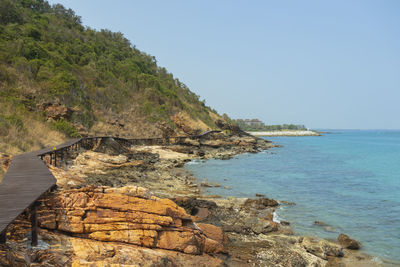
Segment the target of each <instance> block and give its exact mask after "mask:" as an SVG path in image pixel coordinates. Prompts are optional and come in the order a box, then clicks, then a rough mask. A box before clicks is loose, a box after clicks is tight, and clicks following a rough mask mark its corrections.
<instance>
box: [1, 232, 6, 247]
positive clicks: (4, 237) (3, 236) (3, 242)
mask: <svg viewBox="0 0 400 267" xmlns="http://www.w3.org/2000/svg"><path fill="white" fill-rule="evenodd" d="M6 241H7V229H5V230H4V231H3V232H1V233H0V244H5V243H6Z"/></svg>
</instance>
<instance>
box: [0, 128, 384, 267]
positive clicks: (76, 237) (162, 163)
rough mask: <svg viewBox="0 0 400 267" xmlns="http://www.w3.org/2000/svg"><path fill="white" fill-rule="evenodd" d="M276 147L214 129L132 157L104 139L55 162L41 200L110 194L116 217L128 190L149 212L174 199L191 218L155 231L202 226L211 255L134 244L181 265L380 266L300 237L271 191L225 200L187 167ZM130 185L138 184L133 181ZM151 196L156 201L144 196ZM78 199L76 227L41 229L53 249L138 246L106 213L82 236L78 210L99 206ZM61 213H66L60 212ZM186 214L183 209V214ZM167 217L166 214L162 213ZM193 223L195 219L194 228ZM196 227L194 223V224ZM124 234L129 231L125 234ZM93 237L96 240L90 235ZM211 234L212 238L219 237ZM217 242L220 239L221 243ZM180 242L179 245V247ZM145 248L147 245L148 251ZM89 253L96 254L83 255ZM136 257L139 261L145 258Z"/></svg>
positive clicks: (135, 150)
mask: <svg viewBox="0 0 400 267" xmlns="http://www.w3.org/2000/svg"><path fill="white" fill-rule="evenodd" d="M110 145H111V146H110ZM271 147H275V145H274V144H272V143H271V142H268V141H265V140H263V139H259V138H254V137H250V136H226V135H224V134H216V135H215V136H213V137H212V138H209V139H205V140H200V141H196V140H191V139H188V140H185V142H184V144H181V145H171V146H135V147H131V148H129V149H130V151H129V153H128V154H126V151H125V150H126V148H123V147H121V149H119V145H118V144H116V143H115V142H114V143H105V144H102V145H100V146H99V147H98V148H97V149H96V150H95V151H83V152H80V153H78V155H73V156H72V158H71V161H70V162H71V163H70V166H68V167H67V168H64V169H63V168H56V167H50V170H51V172H52V173H53V175H54V176H55V177H56V178H57V185H58V189H57V191H56V192H55V193H51V194H50V195H48V196H46V197H45V199H44V200H42V201H44V202H46V201H47V200H51V199H53V198H54V197H53V194H55V199H57V198H61V199H63V198H64V196H65V194H67V195H68V196H69V197H68V198H71V197H72V198H73V199H75V198H76V199H77V200H78V199H80V198H81V197H82V196H85V195H87V194H88V195H89V196H90V195H92V194H99V196H101V198H102V199H104V201H103V204H102V205H101V206H100V207H99V208H100V210H103V209H104V208H105V207H107V208H108V209H109V211H108V212H113V214H115V215H116V214H119V213H121V210H120V208H119V205H120V204H119V201H116V199H120V198H121V197H124V194H128V196H129V197H130V198H131V199H135V197H140V198H141V199H142V200H140V201H141V202H143V201H146V203H149V204H146V205H149V206H146V207H148V209H158V207H157V204H156V203H155V202H154V204H152V203H153V202H151V201H154V200H157V199H161V200H159V201H163V202H162V203H166V202H165V201H167V200H172V201H173V202H175V203H176V204H178V206H180V207H181V208H183V209H184V210H185V211H186V212H187V214H188V215H190V216H188V215H184V214H183V215H182V218H184V220H185V224H183V222H182V221H180V220H173V223H174V225H171V226H169V227H167V228H162V227H163V226H162V225H157V222H156V221H154V222H151V223H150V222H148V223H150V224H151V225H154V226H152V227H156V228H157V229H158V228H160V227H161V229H163V230H161V231H162V232H161V233H168V235H173V234H174V233H176V232H175V231H183V232H182V233H187V235H189V233H190V235H192V232H193V231H197V230H198V229H200V234H202V235H205V237H204V236H203V237H202V240H206V242H208V243H207V244H208V246H210V244H211V245H212V246H211V247H208V248H207V249H208V250H206V251H210V252H204V253H203V254H198V252H196V251H197V250H194V247H193V244H192V245H190V246H188V247H187V248H189V247H190V249H181V246H183V245H184V246H187V244H186V243H185V242H192V241H186V239H185V240H183V239H174V240H172V241H171V242H172V243H171V242H169V243H167V244H166V243H162V244H159V245H157V244H156V243H150V244H149V245H147V243H139V245H140V246H141V247H142V248H140V247H136V248H135V249H136V250H139V251H140V253H144V254H146V255H153V254H152V253H153V252H152V253H150V254H149V252H148V249H151V250H154V249H155V248H154V247H153V246H154V244H156V245H157V246H159V247H161V248H163V247H164V248H166V249H167V250H161V251H160V250H157V253H165V254H164V255H165V256H164V257H175V258H174V259H183V262H184V264H183V265H177V266H198V263H199V260H200V262H201V263H202V264H204V263H205V264H207V263H209V266H220V265H223V264H225V265H228V266H275V265H281V266H309V265H313V266H326V265H327V264H330V266H332V265H333V266H337V265H338V264H342V263H343V264H345V265H344V266H379V264H378V263H376V262H374V261H373V257H371V256H369V255H365V254H364V253H362V252H358V251H355V252H354V251H350V250H347V249H344V248H342V247H341V246H340V245H338V244H337V243H335V242H331V241H327V240H321V239H319V238H314V237H307V236H298V235H294V234H293V232H292V230H291V228H290V222H285V221H282V220H279V221H278V220H277V218H276V210H277V209H278V208H279V205H280V203H278V202H277V201H276V200H273V199H269V198H268V196H266V197H265V196H257V197H256V198H237V197H229V198H221V197H219V196H213V195H208V194H206V193H205V190H204V189H206V188H207V187H210V186H213V187H220V186H223V185H217V184H214V183H212V182H211V181H207V182H205V183H202V182H201V181H199V179H198V178H196V177H194V176H193V174H191V173H190V172H189V171H187V170H185V169H183V167H184V165H185V164H186V163H187V162H190V161H192V160H194V159H200V160H207V159H211V158H216V159H221V160H227V159H231V158H232V157H233V156H235V155H238V154H243V153H257V152H260V151H264V150H266V149H269V148H271ZM124 151H125V152H124ZM131 183H132V184H133V185H134V186H132V185H130V184H131ZM139 186H140V187H139ZM139 188H141V189H139ZM84 192H89V193H84ZM141 192H143V194H142V193H141ZM139 193H140V194H139ZM149 198H150V199H152V200H146V199H149ZM128 199H129V198H128ZM46 203H47V202H46ZM68 203H70V202H68ZM74 203H77V204H79V207H78V209H75V207H74V206H71V207H69V210H68V214H70V215H69V216H70V217H69V218H71V219H70V220H71V221H72V222H74V223H73V224H72V225H70V226H68V225H64V224H61V223H60V222H59V223H57V224H55V225H56V227H59V226H62V227H63V228H62V230H63V231H64V232H54V231H53V230H52V229H53V227H54V226H53V224H52V223H50V221H46V223H45V224H41V227H42V229H41V230H40V231H41V233H42V236H44V235H45V236H46V242H47V243H48V244H50V246H52V245H54V247H57V246H59V241H58V240H66V241H65V243H68V242H72V243H73V244H76V243H77V242H78V241H79V242H89V243H90V245H93V246H96V247H98V249H96V251H102V250H107V251H109V250H113V249H114V250H118V246H120V245H119V244H120V243H115V244H114V243H112V242H106V243H104V242H103V241H102V240H104V241H114V242H123V243H125V244H127V245H126V247H125V249H126V251H128V252H129V251H130V250H131V247H129V246H131V245H137V244H138V243H136V242H138V241H137V240H136V239H131V238H130V237H129V236H130V232H129V231H131V230H125V229H124V228H121V227H126V226H124V225H123V224H122V225H120V223H119V224H118V225H116V224H113V223H111V222H109V221H103V219H101V218H100V217H99V218H97V217H93V216H94V215H93V216H92V217H90V218H97V219H96V220H92V221H91V223H90V224H89V225H84V229H87V228H86V227H89V226H90V227H89V228H88V229H98V230H101V232H95V233H98V234H91V235H89V236H87V237H85V238H81V237H82V236H81V235H84V234H85V232H82V233H81V231H82V230H81V228H80V223H81V222H80V217H79V212H80V211H81V209H82V208H87V207H89V206H88V205H89V204H90V210H96V209H93V206H95V205H96V203H97V202H96V201H93V202H92V200H85V202H81V201H77V202H74ZM86 203H87V204H86ZM74 205H75V204H74ZM82 205H83V206H82ZM171 208H172V206H171ZM47 209H48V208H47V205H45V206H41V209H40V212H41V213H43V214H49V212H50V211H51V210H47ZM126 209H128V210H129V209H132V210H137V207H135V206H132V205H131V204H129V205H128V204H124V207H123V210H126ZM175 209H176V208H175ZM58 212H64V211H63V210H62V209H61V210H59V211H58ZM92 212H93V211H92ZM101 212H103V211H101ZM157 212H159V211H157ZM176 212H177V211H176ZM180 212H181V213H182V211H180ZM94 214H96V213H94ZM101 214H102V213H99V215H96V216H101ZM168 214H169V213H168V212H167V213H165V214H164V215H163V216H167V215H168ZM77 215H78V216H77ZM146 216H147V215H146ZM57 218H58V217H57ZM60 218H61V217H60ZM123 218H126V215H123V217H121V218H120V219H118V218H117V219H118V220H121V219H122V223H123V222H124V220H125V219H123ZM24 219H26V220H28V218H21V219H20V220H19V221H16V222H15V225H13V227H12V228H13V229H19V231H21V229H22V230H23V229H24V223H25V221H24ZM46 220H47V219H46ZM149 220H150V218H149ZM171 220H172V219H171ZM171 222H172V221H171ZM148 223H146V224H143V225H140V224H135V225H131V226H132V227H135V229H147V227H148V226H149V225H148ZM191 223H192V224H193V225H192V226H191ZM78 226H79V227H78ZM71 227H72V228H71ZM171 227H172V228H171ZM174 227H175V228H174ZM191 227H194V228H193V229H192V228H191ZM109 229H113V231H111V232H107V231H110V230H109ZM174 229H175V230H174ZM196 229H197V230H196ZM24 231H25V230H24ZM134 231H136V232H135V233H140V234H142V233H147V232H142V230H140V231H139V230H134ZM146 231H147V230H146ZM157 231H160V230H157ZM22 232H23V231H22ZM65 233H68V234H65ZM75 233H76V234H75ZM107 233H108V234H107ZM193 233H194V232H193ZM125 234H127V235H128V236H127V237H126V236H125ZM196 235H197V234H196ZM91 236H93V237H94V239H91ZM88 238H89V239H88ZM110 238H112V239H110ZM143 238H145V237H143ZM146 238H149V237H146ZM204 238H206V239H204ZM207 238H211V239H212V240H213V241H210V240H209V239H207ZM68 240H69V241H68ZM188 240H189V239H188ZM190 240H191V239H190ZM11 241H12V242H15V243H16V244H18V246H15V249H14V251H11V252H12V253H13V254H12V255H15V257H17V256H18V255H19V254H20V253H22V255H24V253H26V252H25V251H24V249H26V248H24V242H22V243H21V242H19V241H18V240H11ZM22 241H23V240H22ZM67 241H68V242H67ZM182 242H184V243H182ZM215 242H218V244H216V243H215ZM105 244H107V247H104V246H105ZM176 244H179V246H178V245H176ZM189 244H191V243H189ZM146 246H149V247H147V248H146ZM222 246H223V247H224V249H223V248H222ZM67 249H68V252H69V253H71V254H72V255H75V257H76V258H75V259H73V260H74V261H76V262H84V263H85V264H92V263H93V262H92V260H91V259H92V258H93V257H94V256H93V255H95V252H93V251H91V248H90V246H89V247H84V246H79V247H78V246H76V247H74V246H73V247H72V248H71V247H67ZM177 249H178V250H180V249H181V250H180V251H173V253H175V254H173V256H171V255H170V254H169V253H170V252H169V251H171V250H177ZM199 249H201V248H199ZM168 250H169V251H168ZM200 251H201V250H200ZM6 252H7V253H8V252H10V251H6ZM96 253H98V252H96ZM193 253H195V255H196V256H194V254H193ZM196 253H197V254H196ZM208 253H211V254H208ZM46 255H50V256H51V257H53V256H54V255H55V256H54V257H55V258H56V259H57V260H58V257H60V256H58V254H57V249H55V248H53V247H50V248H49V249H48V250H47V251H46ZM52 255H53V256H52ZM61 255H62V254H61ZM84 255H89V256H90V255H92V256H90V257H89V256H88V257H87V258H82V257H83V256H84ZM105 255H106V254H104V256H102V257H101V261H98V262H97V263H99V264H100V262H101V263H102V264H104V262H108V263H120V262H115V261H118V257H107V256H105ZM210 255H212V257H210ZM13 257H14V256H13ZM126 257H128V256H126ZM129 257H132V256H129ZM149 257H150V256H149ZM152 257H154V256H152ZM61 259H62V257H61V258H60V260H61ZM150 259H151V260H152V261H153V260H157V259H155V258H147V259H145V260H150ZM137 260H139V261H140V260H143V258H141V259H137ZM282 264H283V265H282ZM335 264H336V265H335ZM84 266H86V265H84ZM87 266H89V265H87Z"/></svg>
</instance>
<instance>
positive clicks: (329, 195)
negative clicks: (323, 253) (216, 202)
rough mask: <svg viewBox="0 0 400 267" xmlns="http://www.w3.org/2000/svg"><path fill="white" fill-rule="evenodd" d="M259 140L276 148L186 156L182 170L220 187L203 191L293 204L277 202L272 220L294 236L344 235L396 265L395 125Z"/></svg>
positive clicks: (399, 164)
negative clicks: (230, 154) (207, 156)
mask: <svg viewBox="0 0 400 267" xmlns="http://www.w3.org/2000/svg"><path fill="white" fill-rule="evenodd" d="M265 139H267V140H271V141H272V142H274V143H275V144H278V145H281V146H282V147H276V148H272V149H270V150H266V151H263V152H261V153H257V154H242V155H237V156H235V157H234V158H233V159H231V160H215V159H211V160H206V161H200V160H199V161H193V162H190V163H188V164H187V165H186V169H188V170H190V171H192V172H193V173H194V175H195V176H196V177H197V178H198V179H199V180H201V181H202V180H205V179H206V180H207V181H209V182H218V183H220V184H221V185H223V186H222V187H215V188H210V189H208V192H207V193H209V194H216V195H221V196H223V197H227V196H235V197H255V194H256V193H258V194H264V195H265V196H266V197H269V198H273V199H276V200H279V201H282V200H283V201H288V202H294V203H295V205H290V203H289V204H282V205H281V206H280V208H279V209H278V210H277V211H276V218H275V219H277V220H284V221H289V222H290V223H291V226H292V229H293V231H294V233H295V234H300V235H308V236H315V237H320V238H326V239H331V240H332V239H336V238H337V237H338V235H339V234H340V233H345V234H347V235H349V236H350V237H351V238H354V239H356V240H358V241H360V242H361V244H362V251H364V252H366V253H368V254H370V255H373V256H374V257H376V259H377V260H378V261H380V260H382V261H384V262H392V263H393V264H394V265H396V266H397V264H399V265H400V131H398V130H330V131H329V133H325V134H323V135H322V136H318V137H316V136H309V137H266V138H265ZM224 186H229V187H230V189H229V190H228V189H225V188H224ZM315 221H319V222H323V223H324V224H325V226H320V225H316V224H315V223H314V222H315Z"/></svg>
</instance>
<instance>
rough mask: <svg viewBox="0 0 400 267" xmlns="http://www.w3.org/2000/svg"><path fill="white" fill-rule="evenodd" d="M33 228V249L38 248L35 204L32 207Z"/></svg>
mask: <svg viewBox="0 0 400 267" xmlns="http://www.w3.org/2000/svg"><path fill="white" fill-rule="evenodd" d="M31 227H32V239H31V245H32V247H36V246H37V244H38V233H37V205H36V202H35V203H33V205H32V207H31Z"/></svg>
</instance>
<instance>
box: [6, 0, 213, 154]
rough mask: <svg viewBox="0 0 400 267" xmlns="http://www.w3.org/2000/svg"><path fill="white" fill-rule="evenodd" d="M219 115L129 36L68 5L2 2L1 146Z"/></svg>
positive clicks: (140, 131)
mask: <svg viewBox="0 0 400 267" xmlns="http://www.w3.org/2000/svg"><path fill="white" fill-rule="evenodd" d="M219 118H220V116H219V115H218V114H216V112H215V111H213V110H211V109H210V108H209V107H207V106H206V105H205V103H204V101H200V100H199V96H197V95H196V94H194V93H193V92H191V91H190V90H189V88H187V87H186V86H185V85H184V84H183V83H181V82H180V81H179V80H178V79H176V78H175V77H174V76H173V75H172V74H171V73H169V72H168V71H167V70H166V69H165V68H163V67H160V66H158V65H157V62H156V59H155V57H153V56H150V55H148V54H146V53H144V52H142V51H139V50H138V49H136V48H135V46H134V45H133V44H131V43H130V41H129V40H127V39H126V38H124V36H123V34H122V33H119V32H118V33H115V32H111V31H108V30H101V31H96V30H94V29H90V28H88V27H84V26H82V23H81V19H80V17H79V16H77V15H75V13H74V11H72V10H71V9H66V8H64V7H63V6H62V5H58V4H57V5H53V6H51V5H49V4H48V2H46V1H43V0H0V138H1V141H0V143H1V145H0V151H1V150H3V151H6V152H7V151H11V152H13V153H18V152H22V151H27V150H32V149H35V148H38V147H41V146H43V145H47V144H49V142H50V143H51V142H55V143H58V142H59V141H61V140H63V139H66V138H68V137H74V136H79V135H84V134H111V135H121V136H129V137H135V136H160V135H162V132H163V131H166V130H167V131H174V132H175V133H180V134H183V133H191V132H195V131H201V130H205V129H208V128H210V129H212V128H215V127H216V126H215V121H216V120H217V119H219Z"/></svg>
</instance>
